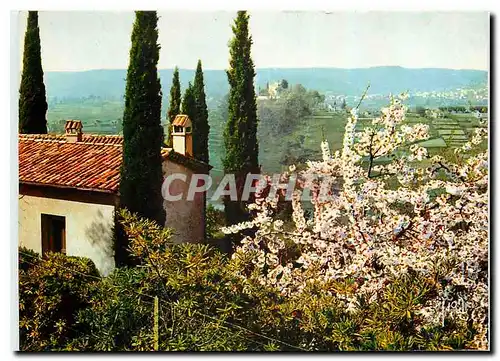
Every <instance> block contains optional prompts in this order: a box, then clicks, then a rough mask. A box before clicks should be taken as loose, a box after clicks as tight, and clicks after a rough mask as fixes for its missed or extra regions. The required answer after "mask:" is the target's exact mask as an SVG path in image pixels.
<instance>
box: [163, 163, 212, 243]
mask: <svg viewBox="0 0 500 361" xmlns="http://www.w3.org/2000/svg"><path fill="white" fill-rule="evenodd" d="M173 173H182V174H186V176H187V181H186V182H184V181H182V180H174V181H173V182H172V183H171V186H170V194H172V195H176V194H180V193H182V194H183V198H182V199H181V200H179V201H166V200H163V207H164V209H165V212H166V214H167V219H166V222H165V227H168V228H171V229H173V231H174V235H173V237H172V240H173V241H174V242H176V243H183V242H191V243H196V242H200V241H203V239H204V237H205V234H204V232H205V225H204V222H205V210H204V207H205V204H204V197H203V194H202V193H197V194H196V196H195V198H194V200H193V201H189V200H186V197H187V194H188V189H189V184H190V182H191V176H192V175H193V171H192V170H191V169H189V168H187V167H185V166H183V165H180V164H177V163H174V162H171V161H165V162H163V174H164V177H165V178H166V177H168V176H169V175H170V174H173Z"/></svg>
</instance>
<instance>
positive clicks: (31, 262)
mask: <svg viewBox="0 0 500 361" xmlns="http://www.w3.org/2000/svg"><path fill="white" fill-rule="evenodd" d="M99 281H100V277H99V272H98V271H97V269H96V267H95V266H94V264H93V263H92V261H90V260H89V259H85V258H80V257H67V256H65V255H63V254H60V253H48V254H47V255H45V256H44V258H43V259H42V258H39V255H38V254H36V253H35V252H33V251H30V250H28V249H26V248H20V249H19V348H20V350H21V351H47V350H59V349H64V348H65V347H66V344H67V342H69V341H70V340H71V339H72V338H74V337H77V335H78V334H79V333H80V332H81V328H79V326H78V325H77V324H76V323H75V319H76V316H77V313H78V311H79V310H82V309H85V308H86V307H88V306H89V305H90V298H91V295H92V292H91V290H92V287H91V285H93V284H95V283H98V282H99Z"/></svg>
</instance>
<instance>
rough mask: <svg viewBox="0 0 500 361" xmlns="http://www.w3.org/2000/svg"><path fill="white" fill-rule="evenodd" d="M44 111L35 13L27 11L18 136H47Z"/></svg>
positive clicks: (45, 105)
mask: <svg viewBox="0 0 500 361" xmlns="http://www.w3.org/2000/svg"><path fill="white" fill-rule="evenodd" d="M47 108H48V106H47V100H46V98H45V84H44V83H43V69H42V57H41V46H40V29H39V28H38V12H37V11H29V13H28V24H27V28H26V34H25V37H24V54H23V73H22V76H21V86H20V87H19V133H26V134H45V133H47V119H46V115H47Z"/></svg>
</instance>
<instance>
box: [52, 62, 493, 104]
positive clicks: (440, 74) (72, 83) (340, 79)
mask: <svg viewBox="0 0 500 361" xmlns="http://www.w3.org/2000/svg"><path fill="white" fill-rule="evenodd" d="M172 72H173V70H172V69H161V70H160V71H159V74H160V80H161V84H162V89H163V94H164V97H166V95H167V94H168V90H169V89H170V86H171V81H172ZM256 72H257V75H256V87H257V88H258V87H259V86H260V87H265V85H266V83H267V82H273V81H277V80H280V79H287V80H288V82H289V83H291V84H302V85H303V86H305V87H306V88H308V89H315V90H318V91H319V92H322V93H326V92H331V93H337V94H343V95H360V94H361V93H362V92H363V90H364V88H365V87H366V84H368V83H370V84H371V88H370V93H372V94H388V93H399V92H402V91H406V90H410V91H411V92H419V91H420V92H426V91H442V90H447V89H454V88H460V87H464V86H467V87H470V86H474V85H478V84H486V83H487V77H488V74H487V72H486V71H480V70H453V69H431V68H429V69H408V68H402V67H395V66H386V67H372V68H363V69H340V68H300V69H299V68H296V69H292V68H288V69H285V68H272V69H271V68H269V69H257V70H256ZM179 73H180V79H181V84H182V86H183V87H184V88H185V87H186V86H187V83H188V81H190V80H192V79H193V77H194V70H186V69H180V71H179ZM204 75H205V84H206V92H207V95H208V97H209V98H211V99H209V102H213V101H214V100H215V99H217V98H220V97H222V96H224V95H225V94H226V93H227V91H228V83H227V77H226V73H225V70H205V71H204ZM125 77H126V70H124V69H120V70H90V71H82V72H46V74H45V85H46V88H47V95H48V97H49V98H54V97H55V98H81V97H88V96H91V95H93V96H96V97H102V98H119V97H121V96H123V93H124V90H125Z"/></svg>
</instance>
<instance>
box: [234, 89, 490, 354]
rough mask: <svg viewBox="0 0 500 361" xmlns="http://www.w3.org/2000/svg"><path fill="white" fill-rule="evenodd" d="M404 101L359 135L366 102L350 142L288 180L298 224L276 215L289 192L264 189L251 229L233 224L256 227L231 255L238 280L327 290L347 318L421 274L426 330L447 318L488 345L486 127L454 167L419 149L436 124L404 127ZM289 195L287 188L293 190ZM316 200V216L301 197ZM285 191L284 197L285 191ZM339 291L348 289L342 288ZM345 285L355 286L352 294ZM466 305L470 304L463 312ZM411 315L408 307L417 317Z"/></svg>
mask: <svg viewBox="0 0 500 361" xmlns="http://www.w3.org/2000/svg"><path fill="white" fill-rule="evenodd" d="M404 98H405V95H402V96H400V97H397V98H394V97H392V98H391V102H390V104H389V106H388V107H386V108H383V109H382V111H381V115H380V117H378V118H376V119H374V120H373V121H372V124H371V125H370V126H367V127H364V129H363V130H362V131H356V129H357V123H358V108H359V105H358V107H356V108H354V109H352V110H351V113H350V117H349V119H348V121H347V124H346V126H345V135H344V140H343V147H342V149H341V150H340V151H337V152H335V153H334V154H333V155H332V154H331V152H330V149H329V146H328V143H327V141H323V142H322V144H321V149H322V154H323V159H322V160H321V161H310V162H308V163H307V168H306V169H305V170H303V171H301V172H297V171H296V169H295V167H291V168H290V171H289V172H286V173H285V174H284V175H283V180H285V181H288V180H290V179H292V178H294V179H295V178H296V179H297V181H298V183H299V184H300V185H302V187H297V189H295V190H293V193H292V205H293V215H292V220H293V222H292V224H291V225H290V224H285V223H284V222H283V220H281V219H278V218H277V217H276V214H277V212H276V210H277V208H278V205H279V201H280V199H282V197H283V194H284V192H285V190H284V189H281V190H279V191H278V192H274V193H275V194H273V192H272V191H270V188H272V186H271V180H269V179H268V180H267V182H264V183H263V186H261V187H260V188H259V192H258V194H257V197H256V201H255V203H254V204H253V205H251V209H252V210H253V212H254V218H253V220H252V221H250V222H245V223H241V224H237V225H234V226H231V227H227V228H225V229H224V232H226V233H237V232H240V231H241V230H243V229H247V228H254V229H256V232H255V235H254V236H252V237H246V238H244V239H243V241H242V244H241V245H240V246H239V247H238V248H237V249H236V250H235V252H234V254H233V256H232V257H233V262H235V263H238V264H240V265H245V266H244V267H240V269H241V271H240V275H241V276H242V277H245V278H247V279H250V278H251V279H253V280H256V281H258V282H259V283H261V284H262V285H266V286H272V287H276V288H277V289H278V290H279V291H280V292H281V293H282V294H283V295H287V296H291V297H293V296H296V295H300V294H305V293H307V292H309V291H310V290H311V289H312V288H315V289H317V288H318V287H319V288H320V289H321V290H322V292H324V293H325V294H329V295H332V296H335V297H336V298H337V301H338V302H341V304H342V305H343V307H345V309H347V310H348V311H350V312H356V310H357V309H359V307H360V302H361V300H362V299H364V300H368V302H376V301H377V300H378V297H379V296H380V294H381V292H382V290H383V289H384V287H386V286H387V285H388V284H389V283H390V282H391V280H394V279H395V278H398V277H401V276H405V275H408V274H413V273H417V274H419V275H420V276H422V277H424V279H426V280H427V281H426V282H428V283H429V284H433V285H434V286H435V289H436V294H435V295H434V297H432V299H431V300H430V301H428V302H425V304H423V305H418V306H415V307H414V308H413V309H411V312H412V314H413V313H414V314H415V315H418V317H419V318H420V320H421V321H422V322H423V323H425V324H427V325H443V324H444V322H445V319H450V318H452V319H453V320H454V322H462V323H463V324H464V325H469V328H471V329H473V330H474V334H475V336H474V337H473V339H472V340H471V342H470V343H469V344H468V345H467V347H470V348H480V349H485V348H487V347H488V346H487V323H488V156H487V151H485V152H481V151H479V150H476V151H475V149H476V148H478V146H479V145H480V144H481V143H482V142H483V141H484V139H485V138H486V137H487V130H486V128H478V129H477V130H476V132H475V135H474V136H473V137H472V139H471V141H470V142H468V143H466V144H465V145H464V146H463V147H462V148H459V149H456V150H455V158H456V162H454V163H451V162H448V161H447V160H445V159H444V158H443V157H441V156H433V157H431V156H430V155H429V154H428V153H427V150H426V148H423V147H421V146H419V145H418V142H420V141H422V140H424V139H426V138H428V137H429V135H428V126H427V125H423V124H415V125H407V124H405V122H404V121H405V112H406V110H407V108H406V106H404V104H403V100H404ZM288 191H289V190H288ZM306 191H310V194H311V195H312V197H311V199H310V202H311V205H312V209H313V212H312V216H311V217H307V216H306V215H305V213H306V212H304V208H303V206H304V202H303V199H304V195H305V194H307V192H306ZM280 193H281V194H280ZM341 285H344V286H342V287H341ZM345 285H348V287H345ZM460 301H463V302H464V304H465V307H457V305H458V304H459V303H460ZM408 312H410V311H408Z"/></svg>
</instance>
